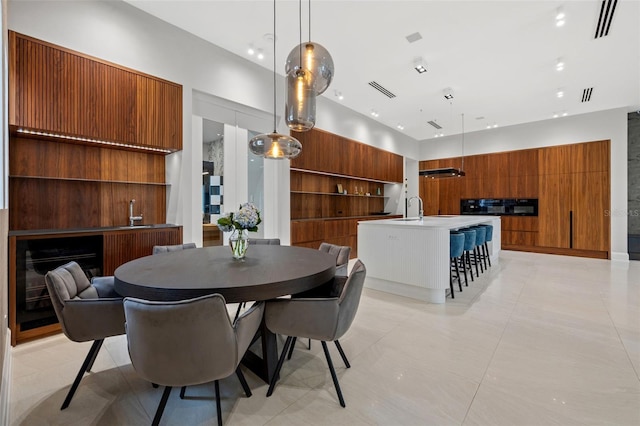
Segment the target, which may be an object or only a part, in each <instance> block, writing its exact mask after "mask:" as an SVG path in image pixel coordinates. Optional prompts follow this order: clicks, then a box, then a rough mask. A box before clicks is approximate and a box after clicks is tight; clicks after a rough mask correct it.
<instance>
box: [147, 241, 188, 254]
mask: <svg viewBox="0 0 640 426" xmlns="http://www.w3.org/2000/svg"><path fill="white" fill-rule="evenodd" d="M192 248H196V243H184V244H176V245H172V246H153V253H152V254H159V253H167V252H170V251H180V250H186V249H192Z"/></svg>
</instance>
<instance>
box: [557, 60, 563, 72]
mask: <svg viewBox="0 0 640 426" xmlns="http://www.w3.org/2000/svg"><path fill="white" fill-rule="evenodd" d="M562 70H564V61H563V60H562V58H558V60H557V61H556V71H562Z"/></svg>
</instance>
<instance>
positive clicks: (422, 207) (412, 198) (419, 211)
mask: <svg viewBox="0 0 640 426" xmlns="http://www.w3.org/2000/svg"><path fill="white" fill-rule="evenodd" d="M415 199H417V200H418V201H419V202H420V205H419V206H418V217H419V218H420V220H422V217H423V216H424V204H422V198H420V197H418V196H417V195H414V196H413V197H411V198H409V207H411V202H412V201H413V200H415Z"/></svg>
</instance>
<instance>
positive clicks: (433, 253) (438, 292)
mask: <svg viewBox="0 0 640 426" xmlns="http://www.w3.org/2000/svg"><path fill="white" fill-rule="evenodd" d="M500 222H501V219H500V216H480V215H465V216H424V217H423V218H422V219H420V218H417V217H413V218H402V219H383V220H368V221H362V222H358V257H359V258H360V259H361V260H362V262H363V263H364V264H365V266H366V268H367V279H366V281H365V283H366V284H365V285H366V286H367V287H370V288H374V289H376V290H382V291H386V292H389V293H394V294H399V295H401V296H406V297H413V298H416V299H420V300H425V301H429V302H432V303H444V301H445V296H446V290H447V289H448V288H449V273H450V258H449V255H450V253H449V239H450V235H449V234H450V232H451V231H452V230H456V229H461V228H466V227H469V226H474V225H479V224H486V225H492V226H493V240H492V241H491V242H490V243H489V244H488V248H489V256H490V257H491V259H492V262H493V263H497V261H498V255H499V253H500V231H501V230H500Z"/></svg>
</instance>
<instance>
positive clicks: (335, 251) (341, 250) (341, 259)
mask: <svg viewBox="0 0 640 426" xmlns="http://www.w3.org/2000/svg"><path fill="white" fill-rule="evenodd" d="M318 250H320V251H323V252H325V253H329V254H332V255H334V256H335V257H336V275H342V276H345V277H346V276H347V267H348V265H349V256H350V255H351V247H349V246H338V245H335V244H329V243H320V247H319V248H318Z"/></svg>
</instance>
